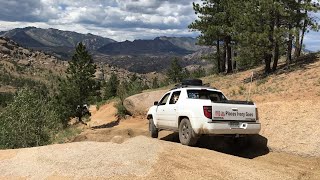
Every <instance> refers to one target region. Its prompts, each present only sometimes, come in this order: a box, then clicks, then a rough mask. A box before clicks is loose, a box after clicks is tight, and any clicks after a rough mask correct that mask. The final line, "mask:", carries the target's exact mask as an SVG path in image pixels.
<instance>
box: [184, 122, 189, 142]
mask: <svg viewBox="0 0 320 180" xmlns="http://www.w3.org/2000/svg"><path fill="white" fill-rule="evenodd" d="M189 136H190V128H189V126H188V125H187V124H186V123H185V124H183V125H182V137H183V138H184V139H189Z"/></svg>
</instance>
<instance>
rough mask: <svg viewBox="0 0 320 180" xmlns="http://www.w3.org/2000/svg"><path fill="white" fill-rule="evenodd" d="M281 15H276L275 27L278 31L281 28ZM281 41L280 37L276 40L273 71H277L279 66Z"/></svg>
mask: <svg viewBox="0 0 320 180" xmlns="http://www.w3.org/2000/svg"><path fill="white" fill-rule="evenodd" d="M279 18H280V17H279V13H277V15H276V20H275V26H276V28H277V29H278V28H279V27H280V24H279ZM279 54H280V52H279V40H278V37H276V38H275V44H274V56H273V67H272V71H276V70H277V66H278V60H279Z"/></svg>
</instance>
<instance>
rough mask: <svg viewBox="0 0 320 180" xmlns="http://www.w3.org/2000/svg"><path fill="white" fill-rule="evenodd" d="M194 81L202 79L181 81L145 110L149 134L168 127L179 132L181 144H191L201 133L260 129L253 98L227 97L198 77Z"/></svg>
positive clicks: (245, 132)
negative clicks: (240, 99) (146, 111)
mask: <svg viewBox="0 0 320 180" xmlns="http://www.w3.org/2000/svg"><path fill="white" fill-rule="evenodd" d="M193 81H194V82H199V81H200V82H201V83H196V85H194V84H192V83H182V84H181V85H180V86H176V88H174V89H172V90H170V91H169V92H167V93H166V94H165V95H164V96H163V97H162V98H161V100H160V101H159V102H157V101H156V102H154V106H152V107H151V108H150V109H149V111H148V114H147V118H148V120H149V131H150V134H151V137H153V138H157V137H158V132H159V131H160V130H171V131H175V132H179V139H180V142H181V143H182V144H184V145H189V146H192V145H195V144H196V142H197V140H198V137H199V136H200V135H228V136H230V135H231V136H234V137H239V136H244V135H249V134H258V133H259V132H260V129H261V125H260V123H259V118H258V111H257V107H256V105H255V104H254V103H253V102H248V101H231V100H228V99H227V98H226V96H225V95H224V94H223V93H222V92H221V91H219V90H217V89H215V88H211V87H206V86H202V81H201V80H198V81H195V80H193ZM187 82H188V81H187ZM191 82H192V81H191Z"/></svg>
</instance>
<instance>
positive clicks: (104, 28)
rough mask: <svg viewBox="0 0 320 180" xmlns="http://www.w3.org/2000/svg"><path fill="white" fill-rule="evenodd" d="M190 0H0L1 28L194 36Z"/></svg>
mask: <svg viewBox="0 0 320 180" xmlns="http://www.w3.org/2000/svg"><path fill="white" fill-rule="evenodd" d="M193 1H194V0H90V1H88V0H28V1H22V0H0V4H1V6H0V30H2V31H3V30H9V29H13V28H17V27H26V26H35V27H40V28H56V29H61V30H69V31H76V32H80V33H92V34H96V35H101V36H105V37H109V38H113V39H115V40H118V41H122V40H127V39H128V40H133V39H144V38H148V39H149V38H154V37H156V36H162V35H167V36H196V35H197V33H196V32H191V31H189V30H188V28H187V26H188V25H189V24H190V23H191V22H192V21H194V20H195V18H196V15H195V14H194V11H193V9H192V2H193ZM196 2H198V3H199V2H201V0H196ZM317 16H318V17H319V14H317ZM319 37H320V35H319V33H310V35H309V34H308V35H307V36H306V41H305V42H306V44H307V48H309V49H312V50H314V49H320V47H319V45H318V44H320V43H319V39H320V38H319Z"/></svg>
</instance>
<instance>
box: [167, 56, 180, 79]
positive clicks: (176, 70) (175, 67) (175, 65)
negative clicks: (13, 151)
mask: <svg viewBox="0 0 320 180" xmlns="http://www.w3.org/2000/svg"><path fill="white" fill-rule="evenodd" d="M167 76H168V78H169V80H170V81H171V82H173V83H177V82H180V81H181V80H182V79H183V70H182V67H181V66H180V64H179V62H178V58H174V59H173V61H172V62H171V66H170V69H169V70H168V72H167Z"/></svg>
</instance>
